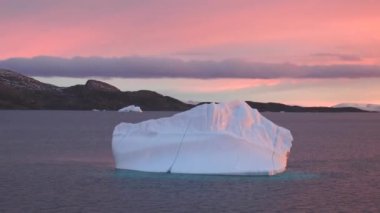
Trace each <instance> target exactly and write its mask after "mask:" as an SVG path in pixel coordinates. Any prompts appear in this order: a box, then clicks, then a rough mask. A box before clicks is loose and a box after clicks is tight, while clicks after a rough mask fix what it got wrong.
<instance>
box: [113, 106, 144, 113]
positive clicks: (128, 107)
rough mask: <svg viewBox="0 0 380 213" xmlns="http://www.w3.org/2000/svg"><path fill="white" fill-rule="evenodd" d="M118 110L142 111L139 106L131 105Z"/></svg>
mask: <svg viewBox="0 0 380 213" xmlns="http://www.w3.org/2000/svg"><path fill="white" fill-rule="evenodd" d="M118 112H142V110H141V108H140V107H139V106H135V105H130V106H127V107H124V108H121V109H119V110H118Z"/></svg>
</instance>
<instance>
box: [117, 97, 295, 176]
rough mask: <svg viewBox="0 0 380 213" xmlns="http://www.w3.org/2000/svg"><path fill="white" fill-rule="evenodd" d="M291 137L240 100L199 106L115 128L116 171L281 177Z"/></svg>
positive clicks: (285, 130) (286, 131)
mask: <svg viewBox="0 0 380 213" xmlns="http://www.w3.org/2000/svg"><path fill="white" fill-rule="evenodd" d="M292 140H293V137H292V135H291V133H290V131H289V130H287V129H285V128H283V127H280V126H277V125H275V124H274V123H272V122H271V121H270V120H268V119H266V118H265V117H264V116H262V115H261V114H260V113H259V112H258V111H257V110H256V109H252V108H251V107H250V106H249V105H248V104H246V103H245V102H241V101H235V102H229V103H220V104H215V103H211V104H203V105H200V106H197V107H195V108H193V109H191V110H188V111H185V112H182V113H178V114H176V115H174V116H172V117H169V118H161V119H157V120H148V121H144V122H141V123H136V124H132V123H120V124H119V125H117V126H116V127H115V129H114V132H113V138H112V150H113V154H114V158H115V162H116V168H118V169H129V170H138V171H146V172H170V173H188V174H226V175H244V174H248V175H249V174H269V175H273V174H276V173H280V172H283V171H284V170H285V169H286V166H287V159H288V154H289V152H290V148H291V146H292Z"/></svg>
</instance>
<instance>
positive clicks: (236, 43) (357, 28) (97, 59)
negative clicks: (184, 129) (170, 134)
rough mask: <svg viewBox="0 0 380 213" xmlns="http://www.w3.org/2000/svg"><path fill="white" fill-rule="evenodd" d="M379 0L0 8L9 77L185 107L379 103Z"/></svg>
mask: <svg viewBox="0 0 380 213" xmlns="http://www.w3.org/2000/svg"><path fill="white" fill-rule="evenodd" d="M378 11H380V1H377V0H329V1H327V0H266V1H262V0H191V1H190V0H160V1H158V0H65V1H60V0H28V1H25V0H0V32H1V33H0V68H7V69H12V70H14V71H17V72H20V73H23V74H26V75H29V76H33V77H36V78H37V79H39V80H41V81H44V82H49V83H54V84H57V85H61V86H69V85H72V84H76V83H84V82H85V81H86V79H88V78H92V79H99V80H104V81H106V82H109V83H112V84H114V85H116V86H118V87H119V88H120V89H122V90H139V89H150V90H155V91H158V92H160V93H163V94H165V95H171V96H174V97H176V98H178V99H181V100H194V101H227V100H234V99H244V100H252V101H262V102H282V103H287V104H297V105H305V106H311V105H321V106H322V105H323V106H329V105H334V104H337V103H340V102H359V103H380V92H379V91H380V27H379V26H380V13H379V12H378Z"/></svg>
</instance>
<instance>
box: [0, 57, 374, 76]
mask: <svg viewBox="0 0 380 213" xmlns="http://www.w3.org/2000/svg"><path fill="white" fill-rule="evenodd" d="M0 68H4V69H11V70H14V71H17V72H20V73H22V74H25V75H29V76H46V77H52V76H61V77H90V76H97V77H125V78H163V77H168V78H200V79H210V78H257V79H273V78H364V77H380V66H378V65H320V66H299V65H294V64H274V63H273V64H271V63H251V62H245V61H239V60H223V61H182V60H179V59H168V58H154V57H121V58H102V57H75V58H71V59H66V58H57V57H34V58H11V59H7V60H3V61H0Z"/></svg>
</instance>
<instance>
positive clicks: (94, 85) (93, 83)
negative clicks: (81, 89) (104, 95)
mask: <svg viewBox="0 0 380 213" xmlns="http://www.w3.org/2000/svg"><path fill="white" fill-rule="evenodd" d="M85 88H86V89H88V90H94V91H103V92H120V90H119V89H118V88H116V87H114V86H112V85H110V84H107V83H104V82H101V81H97V80H88V81H87V82H86V85H85Z"/></svg>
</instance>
